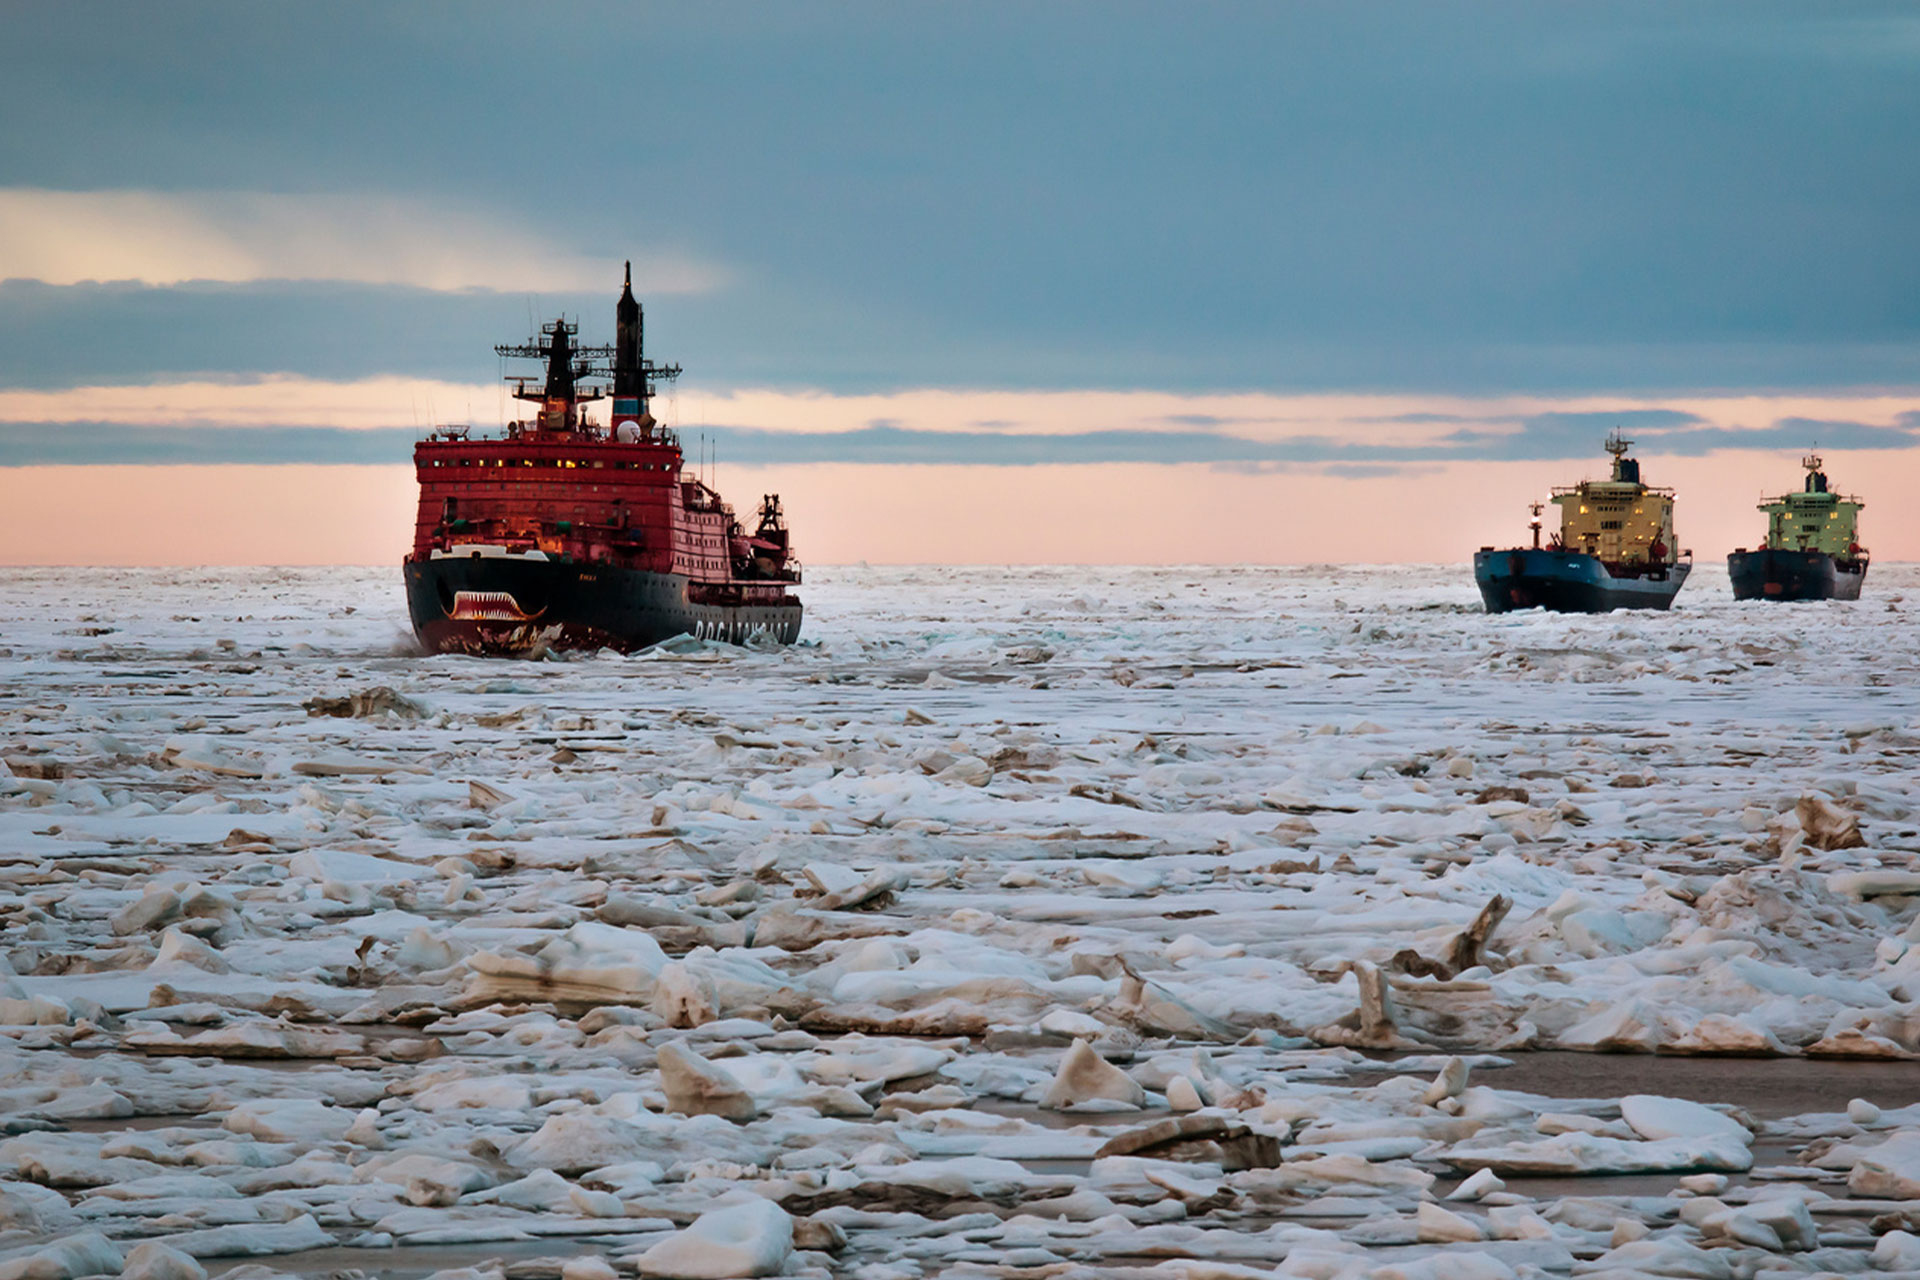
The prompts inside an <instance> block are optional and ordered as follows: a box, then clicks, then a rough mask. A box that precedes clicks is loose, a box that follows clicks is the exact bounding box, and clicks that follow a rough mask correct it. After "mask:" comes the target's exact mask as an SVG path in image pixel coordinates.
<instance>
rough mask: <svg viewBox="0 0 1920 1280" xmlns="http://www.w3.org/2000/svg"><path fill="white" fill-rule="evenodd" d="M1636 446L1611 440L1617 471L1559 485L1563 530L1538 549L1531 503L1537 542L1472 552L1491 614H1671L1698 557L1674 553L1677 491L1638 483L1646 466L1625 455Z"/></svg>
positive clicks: (1536, 507)
mask: <svg viewBox="0 0 1920 1280" xmlns="http://www.w3.org/2000/svg"><path fill="white" fill-rule="evenodd" d="M1632 446H1633V441H1631V440H1628V439H1626V438H1625V437H1624V436H1622V435H1621V434H1620V433H1619V432H1617V431H1616V432H1614V433H1613V434H1611V435H1609V436H1608V437H1607V443H1606V449H1607V452H1608V453H1610V454H1612V455H1613V474H1612V476H1611V477H1610V478H1609V479H1606V480H1582V481H1581V482H1580V483H1579V484H1577V485H1570V486H1564V487H1555V488H1554V489H1553V491H1552V498H1553V504H1554V505H1555V506H1557V507H1559V508H1560V528H1559V530H1558V531H1557V532H1556V533H1554V534H1552V535H1551V536H1550V538H1549V540H1548V542H1547V545H1545V546H1541V545H1540V512H1541V511H1542V509H1543V508H1542V505H1541V504H1540V503H1538V502H1536V503H1534V504H1533V521H1532V528H1533V545H1532V546H1530V547H1509V548H1506V549H1496V548H1494V547H1482V548H1480V550H1479V551H1477V552H1475V553H1474V557H1473V576H1474V580H1475V581H1476V582H1478V583H1479V585H1480V598H1481V599H1482V600H1484V601H1485V602H1486V606H1487V612H1488V613H1506V612H1509V611H1510V610H1514V609H1534V608H1540V609H1552V610H1555V611H1557V612H1560V613H1607V612H1609V611H1610V610H1614V609H1665V608H1667V607H1668V606H1670V605H1671V604H1672V603H1673V598H1674V596H1675V595H1677V594H1679V591H1680V588H1681V587H1683V586H1685V585H1686V581H1687V574H1688V573H1690V572H1691V571H1692V569H1693V553H1692V552H1691V551H1680V550H1677V549H1676V539H1675V537H1674V532H1673V490H1671V489H1658V488H1655V487H1653V486H1652V485H1649V484H1646V483H1644V482H1643V481H1642V480H1641V479H1640V463H1639V461H1638V460H1637V459H1634V458H1630V457H1628V456H1627V451H1628V450H1629V449H1630V448H1632Z"/></svg>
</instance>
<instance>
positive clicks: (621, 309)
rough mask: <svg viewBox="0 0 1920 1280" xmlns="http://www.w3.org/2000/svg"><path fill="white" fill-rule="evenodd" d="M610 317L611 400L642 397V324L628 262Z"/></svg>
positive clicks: (643, 390)
mask: <svg viewBox="0 0 1920 1280" xmlns="http://www.w3.org/2000/svg"><path fill="white" fill-rule="evenodd" d="M613 318H614V338H613V394H614V397H615V398H616V399H621V400H625V399H637V398H640V397H643V396H645V395H646V389H645V387H644V385H643V383H642V381H641V377H640V351H641V344H642V340H643V334H644V332H645V324H646V322H645V319H644V318H643V317H642V315H641V312H640V303H639V302H638V301H637V300H635V298H634V296H633V263H632V262H628V263H627V276H626V282H625V283H624V284H623V285H622V286H621V288H620V302H619V304H618V305H617V306H615V307H614V309H613ZM635 412H638V410H637V409H636V410H635Z"/></svg>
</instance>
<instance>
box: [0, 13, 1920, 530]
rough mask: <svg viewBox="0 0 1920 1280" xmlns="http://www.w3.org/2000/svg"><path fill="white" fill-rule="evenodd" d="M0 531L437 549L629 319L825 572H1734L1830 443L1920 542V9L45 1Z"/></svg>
mask: <svg viewBox="0 0 1920 1280" xmlns="http://www.w3.org/2000/svg"><path fill="white" fill-rule="evenodd" d="M0 120H4V121H5V122H6V123H5V125H4V126H3V127H0V562H11V563H336V562H353V563H367V562H375V563H377V562H382V561H390V560H397V559H398V558H399V557H400V555H401V554H402V553H403V551H404V549H405V545H406V543H407V541H408V535H409V530H410V526H411V522H412V517H413V511H412V506H413V492H412V483H411V476H410V466H409V456H410V449H411V445H412V442H413V440H414V439H416V438H417V437H418V435H419V434H420V433H421V431H422V430H423V429H424V428H425V427H427V426H429V425H431V424H434V423H442V422H460V423H467V422H471V423H474V424H476V425H477V426H479V427H481V428H483V429H485V428H492V427H496V426H498V425H499V424H500V422H501V421H502V420H503V418H504V416H505V414H506V412H507V405H508V403H509V402H508V401H506V400H505V398H504V396H503V395H502V392H501V387H502V384H501V382H500V377H501V375H502V373H503V372H505V370H504V369H503V367H502V364H501V362H500V361H499V360H498V359H497V358H496V357H495V356H494V355H493V352H492V347H493V345H494V344H495V343H499V342H513V341H521V340H524V339H525V338H526V337H527V335H528V334H529V333H530V332H531V331H532V329H533V327H534V325H535V324H537V323H539V322H541V321H543V320H547V319H550V318H552V317H553V316H555V315H558V314H564V315H566V316H567V317H568V318H569V319H578V320H579V321H580V322H581V336H582V339H583V340H586V341H590V342H592V341H598V342H604V341H609V340H610V339H611V328H612V304H613V299H614V297H615V296H616V295H617V293H618V289H619V280H620V271H621V264H622V263H623V262H624V261H626V260H629V259H630V260H632V262H633V266H634V281H635V285H636V290H637V292H639V294H640V295H641V297H642V299H643V301H644V302H645V303H646V306H647V339H648V351H649V354H650V355H652V356H654V357H655V358H659V359H665V360H671V361H673V362H676V363H679V364H681V365H683V366H684V367H685V369H686V373H685V374H684V375H683V377H682V378H681V380H680V383H679V385H678V386H677V387H676V388H675V391H674V394H673V395H672V396H671V397H670V398H668V399H667V400H665V401H664V402H663V404H662V405H661V410H662V412H663V416H665V417H666V418H667V420H668V421H669V422H670V423H672V424H674V425H676V426H677V427H678V428H679V429H680V430H681V433H682V435H683V437H685V438H686V439H687V440H688V441H689V443H690V446H691V451H692V452H695V453H698V452H700V451H701V450H702V449H703V448H704V449H705V451H707V452H709V453H710V454H711V455H712V456H714V458H715V459H716V461H715V462H714V463H713V464H712V468H711V470H712V474H713V476H714V478H715V479H716V481H717V482H718V483H719V485H720V486H721V488H722V490H723V492H726V493H727V494H728V495H729V496H730V497H732V498H733V499H734V500H735V502H736V504H737V505H740V506H742V507H743V508H744V507H750V506H751V505H752V504H753V502H754V501H756V500H757V498H758V495H759V494H760V493H761V492H765V491H770V490H777V491H779V492H781V493H782V494H783V496H784V497H785V499H786V504H787V507H788V510H789V513H790V516H791V518H792V523H793V526H794V530H795V536H796V540H797V543H798V545H799V548H800V551H801V553H802V555H803V556H804V557H805V558H807V559H809V560H811V561H813V562H816V563H845V562H855V561H861V560H866V561H869V562H884V561H896V562H897V561H944V562H990V563H1032V562H1063V561H1067V562H1071V561H1084V562H1106V563H1111V562H1119V561H1153V562H1184V561H1194V562H1224V563H1231V562H1235V561H1242V560H1248V561H1257V562H1280V563H1300V562H1340V561H1362V560H1365V561H1377V560H1438V561H1458V560H1462V559H1464V558H1465V557H1466V556H1467V555H1468V554H1469V553H1470V552H1471V551H1472V550H1473V548H1475V547H1477V546H1480V545H1485V544H1488V543H1493V542H1498V543H1505V542H1508V541H1512V540H1514V539H1516V538H1518V537H1521V536H1523V535H1524V531H1525V521H1526V511H1525V504H1526V502H1527V501H1529V500H1530V499H1532V498H1535V497H1540V496H1544V493H1545V490H1546V489H1547V487H1548V486H1549V485H1552V484H1563V483H1569V482H1571V481H1573V480H1577V479H1579V478H1582V477H1583V476H1590V475H1599V474H1602V473H1603V471H1604V467H1605V461H1606V460H1605V457H1604V455H1603V454H1602V453H1601V451H1600V442H1601V439H1602V437H1604V435H1605V434H1606V432H1607V431H1608V430H1609V429H1611V428H1613V427H1616V426H1618V427H1621V428H1623V429H1625V430H1626V431H1627V432H1628V433H1629V434H1630V435H1632V436H1633V437H1634V438H1635V440H1636V441H1637V452H1638V453H1639V455H1640V456H1641V457H1642V459H1643V462H1644V467H1645V471H1646V474H1647V476H1648V478H1649V479H1650V480H1652V481H1654V482H1656V483H1662V484H1671V485H1674V486H1676V487H1678V488H1679V489H1680V490H1681V492H1680V504H1679V509H1678V516H1677V524H1678V528H1679V531H1680V533H1681V538H1682V541H1683V543H1690V544H1691V545H1692V548H1693V549H1694V550H1695V551H1696V553H1697V554H1699V555H1701V556H1706V557H1715V556H1719V555H1723V554H1724V553H1725V552H1726V551H1727V550H1728V549H1730V548H1731V547H1733V546H1736V545H1745V544H1746V543H1749V542H1751V541H1752V540H1754V539H1756V538H1757V537H1758V536H1759V532H1760V530H1761V529H1762V527H1763V526H1762V524H1761V519H1762V517H1760V516H1759V515H1758V514H1757V513H1755V512H1754V511H1753V505H1754V503H1755V502H1756V501H1758V500H1759V498H1760V497H1761V496H1762V495H1763V494H1764V493H1765V492H1768V491H1778V490H1782V489H1788V488H1797V487H1798V484H1799V477H1800V469H1799V459H1800V456H1801V455H1802V454H1803V453H1804V452H1806V451H1807V450H1809V449H1814V448H1817V449H1818V450H1819V451H1820V452H1821V453H1822V454H1823V455H1824V456H1825V457H1826V459H1827V470H1828V471H1829V473H1830V474H1831V475H1832V477H1833V480H1834V483H1835V485H1836V487H1838V488H1841V489H1844V490H1847V491H1849V492H1858V493H1860V494H1861V496H1863V497H1864V498H1865V499H1866V501H1867V512H1866V514H1865V516H1864V517H1863V533H1864V535H1865V538H1864V540H1865V541H1866V542H1868V543H1869V545H1871V546H1872V547H1873V549H1874V551H1875V552H1876V554H1877V555H1879V556H1880V557H1881V558H1883V559H1914V558H1920V515H1916V514H1915V513H1914V510H1913V508H1912V505H1911V504H1908V503H1905V502H1903V501H1902V498H1901V495H1902V494H1903V493H1907V492H1912V491H1914V489H1915V487H1916V486H1920V237H1916V236H1915V235H1914V234H1913V210H1914V209H1915V208H1920V162H1917V161H1916V159H1915V157H1916V156H1917V155H1920V147H1916V145H1915V144H1916V142H1920V137H1916V134H1917V133H1920V9H1916V8H1914V7H1913V6H1911V5H1908V4H1898V5H1895V4H1850V3H1844V2H1839V3H1822V4H1819V5H1808V4H1792V5H1776V4H1768V3H1763V2H1762V3H1752V2H1743V3H1726V4H1719V3H1711V2H1707V0H1702V2H1700V3H1690V4H1687V5H1672V4H1669V3H1608V2H1604V0H1594V2H1592V3H1583V4H1580V5H1560V4H1539V3H1524V4H1521V3H1514V4H1506V3H1467V2H1462V3H1446V4H1432V3H1407V4H1397V3H1388V2H1382V3H1369V4H1365V5H1353V4H1344V3H1325V4H1320V3H1294V4H1286V5H1274V4H1267V3H1258V4H1255V3H1247V4H1236V3H1226V2H1221V3H1208V4H1200V5H1194V4H1184V3H1179V4H1176V3H1160V4H1133V3H1124V2H1116V3H1105V4H1100V5H1092V4H1077V3H1071V2H1061V3H1051V4H1046V5H1030V4H998V3H966V4H960V3H955V4H940V3H921V4H914V5H898V4H891V3H887V4H878V3H876V4H862V3H836V4H832V5H826V4H804V3H799V4H791V5H780V6H763V5H758V4H752V5H746V4H742V5H732V4H725V3H720V4H701V5H650V4H626V3H621V4H612V3H609V4H564V3H563V4H555V5H550V6H540V7H529V6H526V5H524V4H517V5H507V4H488V3H462V4H430V3H423V4H410V5H404V6H393V5H385V4H367V5H359V4H352V3H343V4H331V5H326V6H298V7H296V6H267V5H258V4H255V3H239V2H236V3H222V4H203V3H196V2H194V0H178V2H175V3H169V4H168V5H165V6H156V5H149V4H101V3H86V2H85V0H82V2H80V3H72V4H59V5H55V4H32V5H21V6H14V7H11V8H10V9H9V11H8V22H7V32H6V39H5V42H4V45H0Z"/></svg>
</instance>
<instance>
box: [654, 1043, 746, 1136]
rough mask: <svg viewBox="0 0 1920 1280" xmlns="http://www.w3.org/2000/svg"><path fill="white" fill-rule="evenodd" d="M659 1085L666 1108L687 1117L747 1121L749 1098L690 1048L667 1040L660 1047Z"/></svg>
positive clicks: (718, 1069) (728, 1078)
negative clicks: (664, 1098) (665, 1101)
mask: <svg viewBox="0 0 1920 1280" xmlns="http://www.w3.org/2000/svg"><path fill="white" fill-rule="evenodd" d="M659 1059H660V1087H661V1089H662V1090H663V1091H664V1092H665V1093H666V1095H667V1109H668V1110H670V1111H676V1112H678V1113H680V1114H681V1115H687V1116H703V1115H704V1116H722V1117H724V1118H726V1119H728V1120H751V1119H753V1117H754V1114H755V1112H756V1108H755V1107H754V1104H753V1098H752V1096H751V1095H750V1094H748V1092H747V1091H746V1090H745V1089H743V1088H741V1087H740V1084H739V1082H738V1081H737V1080H735V1079H734V1078H733V1077H732V1076H731V1075H729V1074H727V1072H726V1071H725V1070H724V1069H723V1068H721V1067H718V1066H716V1065H714V1064H713V1063H711V1062H708V1061H707V1060H706V1059H705V1058H703V1057H701V1056H700V1055H699V1054H697V1053H695V1052H694V1051H693V1050H692V1049H689V1048H687V1047H686V1046H685V1045H683V1044H680V1043H679V1042H678V1041H673V1040H669V1041H668V1042H667V1043H665V1044H663V1045H661V1046H660V1050H659Z"/></svg>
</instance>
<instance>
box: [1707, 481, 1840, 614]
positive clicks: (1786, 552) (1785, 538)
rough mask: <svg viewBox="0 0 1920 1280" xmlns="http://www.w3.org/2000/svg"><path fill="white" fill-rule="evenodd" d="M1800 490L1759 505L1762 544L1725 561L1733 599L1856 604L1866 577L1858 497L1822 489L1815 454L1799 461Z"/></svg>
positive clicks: (1769, 499)
mask: <svg viewBox="0 0 1920 1280" xmlns="http://www.w3.org/2000/svg"><path fill="white" fill-rule="evenodd" d="M1800 465H1801V466H1803V467H1805V468H1806V469H1807V483H1806V487H1805V488H1803V489H1801V490H1800V492H1799V493H1787V494H1782V495H1781V496H1780V497H1778V498H1768V499H1767V500H1766V501H1764V502H1762V503H1761V504H1760V510H1762V511H1764V512H1766V513H1767V540H1766V541H1765V542H1763V543H1761V544H1760V546H1759V547H1757V548H1756V549H1754V550H1752V551H1748V550H1747V549H1746V548H1745V547H1741V548H1740V549H1739V550H1737V551H1735V552H1733V553H1732V554H1731V555H1729V556H1728V557H1727V577H1728V580H1729V582H1730V583H1731V585H1732V586H1733V598H1734V599H1735V600H1858V599H1859V598H1860V584H1861V583H1863V582H1865V581H1866V578H1867V549H1866V548H1865V547H1863V546H1861V545H1860V541H1859V537H1860V533H1859V524H1860V509H1861V508H1862V507H1864V506H1866V505H1867V504H1866V503H1864V502H1862V501H1860V499H1858V498H1843V497H1841V496H1840V495H1839V494H1837V493H1835V492H1833V491H1832V490H1831V489H1829V488H1828V487H1827V473H1826V472H1824V471H1822V470H1821V469H1820V455H1819V454H1817V453H1810V454H1808V455H1807V456H1806V457H1804V458H1802V459H1800Z"/></svg>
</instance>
